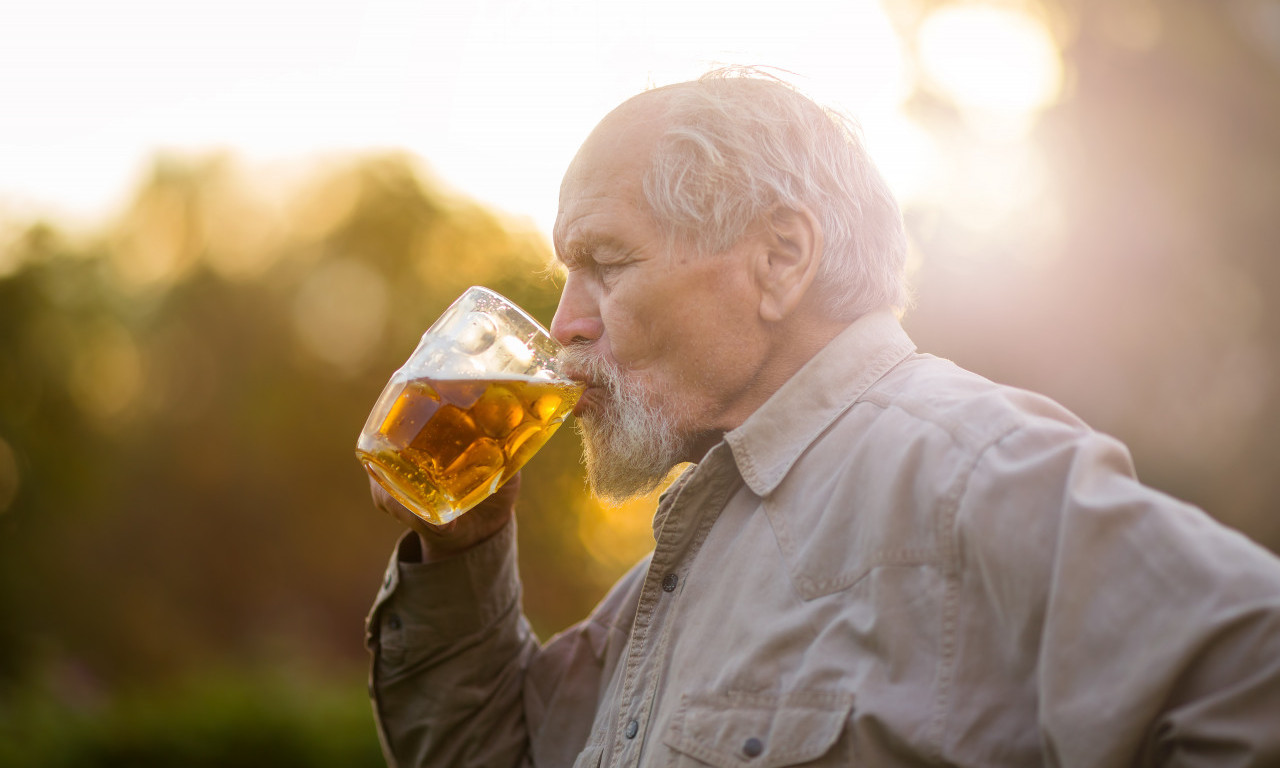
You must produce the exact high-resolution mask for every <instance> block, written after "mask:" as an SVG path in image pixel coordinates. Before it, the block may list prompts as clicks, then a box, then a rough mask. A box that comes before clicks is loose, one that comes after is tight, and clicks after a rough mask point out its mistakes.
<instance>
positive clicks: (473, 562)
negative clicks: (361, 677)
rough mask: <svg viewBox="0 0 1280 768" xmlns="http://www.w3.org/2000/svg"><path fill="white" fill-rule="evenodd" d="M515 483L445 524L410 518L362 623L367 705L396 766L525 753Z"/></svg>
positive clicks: (533, 642)
mask: <svg viewBox="0 0 1280 768" xmlns="http://www.w3.org/2000/svg"><path fill="white" fill-rule="evenodd" d="M518 488H519V481H518V479H517V480H514V481H513V482H511V483H508V484H507V485H506V486H504V487H503V488H502V489H500V490H499V491H498V493H496V494H495V495H494V496H492V497H490V498H489V499H488V500H486V501H485V502H483V503H482V504H481V505H480V506H478V507H477V508H476V509H474V510H472V511H471V512H468V513H467V514H465V515H463V516H461V517H460V518H458V519H457V520H455V521H454V522H453V523H451V524H449V525H448V526H440V527H435V526H429V525H428V524H426V523H424V522H422V521H421V520H420V519H418V518H417V517H416V516H414V515H412V514H411V513H410V512H408V510H405V509H404V508H403V507H401V506H400V505H399V504H398V503H396V502H395V501H394V500H393V499H391V498H390V496H388V495H386V493H385V492H383V491H382V490H381V489H380V488H377V487H376V486H375V487H374V490H373V497H374V502H375V505H376V506H378V507H379V508H380V509H383V510H384V511H386V512H388V513H389V514H392V515H393V516H395V517H396V518H397V519H400V520H401V521H402V522H404V523H406V525H408V526H409V527H410V528H411V529H412V530H413V533H411V534H408V535H406V536H405V537H403V538H402V539H401V541H400V543H399V545H398V546H397V547H396V551H395V553H394V554H393V556H392V559H391V563H390V564H389V565H388V568H387V574H386V577H385V578H384V580H383V586H382V589H381V590H380V591H379V593H378V598H377V601H376V602H375V604H374V607H373V610H372V611H371V612H370V614H369V619H368V625H367V629H368V636H367V642H368V645H369V649H370V651H371V653H372V654H373V663H372V669H371V672H370V695H371V696H372V698H373V703H374V711H375V716H376V718H377V722H378V730H379V736H380V737H381V739H382V745H383V752H384V754H385V755H386V758H387V762H388V764H389V765H392V766H434V765H449V766H517V765H520V764H521V762H522V760H523V759H524V756H525V755H526V754H527V752H528V736H527V730H526V727H525V722H524V714H523V705H522V702H521V699H522V683H523V676H524V669H525V667H526V666H527V664H528V663H529V660H530V659H531V658H532V656H533V655H534V654H535V653H536V652H537V650H538V642H537V639H536V638H535V637H534V636H533V633H532V632H531V631H530V629H529V626H528V623H527V622H526V621H525V620H524V617H523V615H522V614H521V611H520V583H519V579H518V576H517V573H516V556H515V525H514V522H513V521H512V509H513V507H514V502H515V496H516V492H517V491H518Z"/></svg>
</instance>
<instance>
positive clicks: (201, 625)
mask: <svg viewBox="0 0 1280 768" xmlns="http://www.w3.org/2000/svg"><path fill="white" fill-rule="evenodd" d="M423 178H424V174H423V173H421V171H420V169H418V168H417V167H415V165H414V164H413V162H412V161H411V160H410V159H408V158H406V157H400V156H384V157H365V158H352V159H350V160H348V161H345V162H340V163H334V164H331V165H329V166H326V167H325V168H323V169H313V171H311V172H310V173H309V175H308V176H307V177H305V178H302V179H299V180H296V181H295V182H294V183H292V184H291V185H288V186H285V187H282V188H281V189H277V190H275V191H274V192H273V193H272V194H273V196H272V197H270V198H264V197H263V196H262V195H261V194H257V193H256V192H255V190H254V188H253V180H252V179H249V178H246V177H244V175H243V172H242V170H241V169H240V168H239V167H238V166H237V165H236V164H235V163H234V162H232V161H230V160H229V159H227V158H225V157H208V158H179V157H165V158H161V159H159V160H158V161H157V163H156V165H155V168H154V169H153V172H152V173H151V175H150V177H149V178H148V179H147V180H146V182H145V183H144V184H143V185H142V186H141V188H140V189H139V190H138V191H137V193H136V195H135V196H134V199H133V201H132V204H131V205H130V206H129V208H128V209H127V210H126V211H125V212H124V213H123V214H122V215H121V217H120V219H119V220H118V221H117V222H115V223H114V224H113V226H111V227H110V228H109V230H108V231H106V232H94V233H87V234H75V233H72V232H69V231H64V230H62V229H59V228H58V227H56V226H54V225H50V224H34V225H29V226H26V227H25V228H23V229H22V230H21V231H19V232H18V233H17V234H16V235H14V236H12V237H11V243H10V244H9V245H8V246H7V249H6V252H5V254H4V256H3V259H2V260H0V263H4V264H8V265H10V266H9V274H8V275H6V276H5V277H3V278H0V449H2V450H0V453H2V454H3V455H2V456H0V459H3V461H0V614H2V615H3V617H4V620H3V621H2V622H0V720H3V719H7V718H10V717H12V718H15V720H14V722H15V723H17V724H18V726H22V725H24V724H25V725H26V726H32V727H34V728H36V731H37V732H36V735H35V736H33V737H32V739H34V740H27V741H25V742H24V741H19V742H17V743H28V744H31V745H33V748H37V749H38V750H40V749H44V748H46V747H47V748H49V749H54V748H55V747H56V748H57V749H62V748H63V747H62V746H59V745H64V746H65V745H67V744H69V742H67V741H66V739H71V740H72V741H75V740H77V739H82V738H83V739H84V743H83V744H80V745H72V746H66V749H69V750H71V752H69V753H68V755H69V756H67V757H66V760H65V761H64V762H63V763H56V764H64V763H65V764H67V765H82V764H121V765H143V764H147V762H148V760H150V759H151V756H156V755H162V754H164V753H165V751H164V748H163V744H164V743H166V742H163V741H161V742H160V743H159V744H158V745H156V746H154V747H153V746H148V742H150V741H152V740H153V739H155V738H158V733H159V732H163V731H165V730H167V729H168V728H169V727H170V726H172V727H174V728H178V727H182V728H186V727H187V726H192V727H194V725H195V724H196V723H197V722H198V721H200V720H202V719H203V718H204V717H205V715H203V714H201V709H200V708H201V707H203V706H204V705H206V704H207V705H209V706H212V707H214V709H215V710H216V711H211V712H209V713H208V716H209V717H211V718H212V720H211V721H210V722H209V723H208V724H207V727H206V728H205V729H204V730H203V731H202V730H200V729H195V730H194V731H192V732H191V733H190V734H188V735H187V736H189V737H190V738H191V739H192V744H193V746H191V747H190V749H188V750H187V751H185V752H182V753H181V754H183V755H188V754H190V755H192V758H191V760H190V761H185V760H178V761H176V762H171V763H168V764H191V765H202V764H209V765H213V764H225V765H246V764H250V763H246V762H244V761H243V760H239V759H236V760H225V761H223V760H222V758H223V757H227V756H228V755H230V754H231V753H230V752H227V751H226V749H233V748H237V746H236V745H240V746H243V747H244V748H245V749H246V750H249V751H252V750H253V748H254V744H255V743H256V741H255V740H258V741H268V740H270V739H269V738H268V736H269V734H270V733H272V732H273V730H280V731H281V733H280V734H279V738H280V739H282V740H283V741H282V742H281V746H280V749H281V750H286V751H288V750H292V749H294V747H293V746H290V745H291V744H295V742H296V743H301V742H303V741H305V740H306V739H307V737H308V734H309V733H310V732H311V731H313V730H316V729H319V730H324V728H323V726H322V725H320V724H317V723H311V722H310V721H309V720H308V718H312V717H319V718H327V717H328V716H329V715H326V714H325V713H324V712H323V711H319V710H318V711H316V712H314V713H312V712H308V711H305V710H306V708H305V703H306V699H305V698H301V697H300V698H297V699H296V700H290V701H283V702H275V703H278V704H280V707H279V708H277V707H276V706H275V703H272V704H270V705H269V706H267V707H266V708H264V707H262V706H258V705H256V704H254V703H253V698H254V697H253V695H252V691H253V687H252V681H253V680H254V679H255V678H257V677H258V676H261V675H264V674H266V675H279V674H282V673H286V672H287V673H289V674H291V675H294V676H296V677H299V678H302V679H306V680H310V681H313V684H315V685H328V686H336V687H338V688H339V689H340V690H342V691H343V692H344V693H345V697H346V699H347V700H348V701H350V702H355V703H356V704H357V706H358V709H359V710H360V711H362V712H363V713H364V714H363V717H362V722H363V728H364V729H365V730H364V732H363V738H362V739H360V740H358V741H357V742H353V743H357V744H360V745H362V746H363V747H368V746H370V737H371V736H372V734H373V730H372V721H371V719H370V717H369V714H368V705H367V703H366V702H365V699H364V683H363V678H364V669H365V663H366V657H365V651H364V648H363V642H362V641H363V637H362V620H363V615H364V612H365V610H366V609H367V606H368V605H369V602H370V600H371V598H372V595H373V593H374V591H375V590H376V587H377V584H378V581H379V580H380V578H381V572H382V569H383V567H384V564H385V561H386V558H387V556H388V555H389V553H390V550H391V546H392V544H393V542H394V540H395V538H396V537H397V536H398V535H399V532H400V528H399V525H398V524H397V523H395V522H394V521H392V520H391V519H390V518H388V517H385V516H383V515H381V514H380V513H378V512H376V511H374V510H373V509H372V507H371V505H370V504H369V501H368V488H367V483H366V478H365V476H364V473H363V471H362V470H361V469H360V468H359V465H358V464H357V462H356V461H355V458H354V453H353V451H354V446H355V438H356V434H357V433H358V431H359V429H360V426H361V424H362V423H363V422H364V419H365V416H366V414H367V413H368V409H369V408H370V407H371V405H372V403H373V401H374V399H375V398H376V397H377V395H378V392H379V391H380V390H381V388H382V386H383V384H384V383H385V382H386V379H387V378H388V377H389V376H390V374H391V372H392V371H393V370H395V368H397V367H398V366H399V364H400V363H401V362H402V361H403V359H404V358H405V357H406V356H407V355H408V353H409V352H410V351H411V350H412V349H413V347H414V346H415V344H416V343H417V339H418V336H419V335H420V334H421V332H422V331H423V330H425V328H426V327H427V326H428V325H430V323H431V322H432V321H433V320H434V319H435V317H436V316H437V315H438V314H439V313H440V312H441V311H442V310H443V309H444V307H445V306H447V305H448V303H449V302H451V301H452V300H453V299H454V298H455V297H456V296H457V295H458V294H459V293H461V292H462V291H463V289H465V288H466V287H467V286H469V285H472V284H484V285H487V286H490V287H492V288H495V289H497V290H498V291H501V292H503V293H505V294H507V295H509V296H510V297H512V298H513V299H515V300H516V301H517V302H518V303H520V304H522V305H523V306H525V307H527V308H528V309H529V310H530V311H531V312H532V313H533V314H535V315H536V316H538V317H539V318H540V319H542V320H543V321H544V322H549V321H550V318H551V314H552V313H553V311H554V307H555V303H556V300H557V294H558V291H557V288H556V286H555V285H554V284H553V282H552V281H551V279H550V277H549V275H550V271H549V269H548V266H549V250H548V247H547V245H546V242H545V240H544V238H543V237H542V236H541V235H538V234H537V233H535V232H534V231H533V230H532V228H531V227H530V226H527V225H521V224H519V223H513V222H508V221H502V220H499V219H498V218H496V217H495V216H494V215H493V214H491V213H489V212H487V211H485V210H483V209H481V208H479V207H478V206H476V205H474V204H471V203H467V202H465V201H459V200H455V199H451V198H448V197H446V196H444V195H442V194H440V193H438V192H435V191H434V190H433V189H432V188H431V187H430V186H429V185H428V184H427V183H426V182H424V181H423ZM615 514H617V511H615V510H603V509H602V508H601V507H600V506H599V505H598V504H596V503H594V502H593V501H592V500H591V499H590V498H589V497H588V495H587V493H586V490H585V485H584V481H583V478H582V473H581V468H580V464H579V454H578V448H577V443H576V440H575V439H574V438H573V436H572V434H571V431H566V432H565V434H564V435H562V436H559V437H557V438H556V439H554V440H553V441H552V442H551V444H550V445H549V446H548V447H547V448H546V449H545V450H544V451H543V452H542V453H541V454H540V455H539V456H538V457H536V458H535V459H534V460H533V462H532V463H531V464H530V465H529V466H528V467H527V468H526V471H525V483H524V493H523V496H522V502H521V506H520V516H521V546H522V549H523V552H524V556H523V561H522V568H523V569H524V571H525V574H526V578H527V579H528V583H529V588H528V590H527V595H526V603H527V605H528V608H529V611H530V614H531V616H532V617H533V620H534V623H535V626H536V627H537V629H538V630H539V631H540V632H542V633H543V634H544V635H547V634H550V633H551V632H553V631H554V630H556V629H559V628H560V627H563V626H565V625H567V624H568V623H569V622H571V621H573V620H575V619H576V618H578V617H580V616H581V615H582V614H583V613H584V612H585V610H586V609H587V608H588V607H589V606H590V605H591V604H592V603H593V602H594V601H595V600H596V599H598V598H599V596H600V594H602V592H603V590H604V589H605V588H606V587H607V586H608V584H609V583H611V581H612V580H613V578H615V577H616V575H617V573H618V570H619V569H620V568H621V567H623V566H624V565H625V563H626V562H629V561H632V560H634V558H635V557H637V556H638V555H639V554H641V553H642V552H643V551H644V549H645V548H646V547H647V546H648V544H649V542H650V541H651V535H650V534H649V533H648V524H647V522H645V521H644V520H643V518H641V523H640V525H631V526H630V527H626V526H624V527H623V528H621V529H619V530H622V531H623V532H624V533H625V532H627V531H631V532H633V533H635V534H636V536H634V537H633V538H632V539H631V540H630V541H621V540H619V539H618V537H617V535H615V536H614V537H613V540H612V541H606V542H605V543H606V545H607V546H608V547H610V550H609V552H597V553H596V554H595V555H594V556H593V555H592V553H590V552H589V551H588V549H587V546H588V545H587V544H584V540H583V532H586V534H587V535H588V536H589V537H590V535H591V531H592V530H597V531H598V530H600V529H601V528H603V527H604V522H603V521H605V519H606V517H607V516H609V515H615ZM591 520H597V521H601V522H598V523H597V524H596V525H594V527H593V526H592V525H590V524H589V521H591ZM614 533H615V534H616V533H617V531H615V532H614ZM596 538H597V539H598V538H599V537H598V536H597V537H596ZM589 540H590V539H589ZM619 547H621V549H619ZM209 669H229V670H230V671H229V672H228V675H230V676H231V677H232V678H234V676H235V675H241V676H244V678H245V679H244V680H243V681H241V682H240V683H238V684H239V685H242V686H244V690H243V691H238V692H237V691H235V690H234V689H232V693H234V694H235V695H231V696H229V697H228V696H227V695H225V694H226V691H223V690H214V691H209V690H204V689H197V690H196V691H195V694H194V695H195V699H193V700H192V701H190V702H186V701H182V700H179V702H180V704H179V705H178V706H176V707H173V708H171V707H169V706H167V705H165V704H163V703H160V704H155V705H154V707H153V708H152V709H148V707H152V705H151V704H148V703H147V699H146V695H147V692H148V691H150V690H152V689H153V688H156V687H157V686H167V685H171V684H173V682H174V681H183V680H186V679H187V678H188V677H190V676H192V675H195V676H197V677H201V673H202V671H203V670H209ZM231 683H232V685H235V684H237V683H236V682H235V681H234V680H232V681H231ZM268 693H270V692H268ZM42 697H43V699H45V700H47V701H48V702H49V703H48V705H47V707H46V708H45V710H44V711H45V712H46V715H45V716H44V717H43V719H42V718H41V717H31V716H29V713H27V712H26V710H28V709H31V708H32V707H34V706H36V704H35V703H38V702H39V701H41V700H42ZM117 700H118V702H117ZM135 700H137V701H138V702H140V703H139V704H138V705H137V706H134V705H133V704H131V702H133V701H135ZM240 704H244V705H245V706H244V707H240ZM250 704H253V706H250ZM82 710H84V711H88V712H93V713H98V714H100V715H101V716H95V717H93V718H91V719H87V720H84V719H83V718H80V717H79V716H78V715H77V713H78V712H80V711H82ZM35 711H40V710H39V707H36V710H35ZM62 715H66V716H67V717H65V718H64V717H62ZM332 715H333V716H334V717H336V718H337V720H336V723H335V724H336V725H337V726H339V728H338V730H335V731H334V732H333V733H331V734H327V738H328V739H329V741H328V742H324V741H322V742H321V743H331V742H332V740H333V739H337V738H339V737H340V736H341V734H342V733H344V732H345V733H352V732H354V731H355V730H358V729H353V728H348V727H347V725H348V724H349V723H350V722H351V720H350V718H351V717H352V716H351V713H350V711H348V710H345V709H342V710H335V711H334V712H333V713H332ZM258 719H261V720H262V722H261V724H260V725H253V726H252V727H251V724H252V723H253V722H255V721H256V720H258ZM82 720H84V721H83V722H82ZM64 721H65V722H64ZM50 723H52V724H53V725H49V724H50ZM59 723H61V724H59ZM117 727H118V728H119V729H122V730H120V732H119V733H117V732H116V730H117ZM41 728H43V729H44V730H43V731H42V730H41ZM343 729H345V731H344V730H343ZM232 731H236V732H237V733H236V735H234V736H233V735H232V734H231V732H232ZM239 731H243V733H240V732H239ZM56 732H64V736H65V738H61V739H59V738H53V736H52V734H53V733H56ZM41 733H44V736H42V735H41ZM46 737H48V738H46ZM169 738H170V740H182V739H184V738H187V737H186V736H181V735H177V736H173V737H169ZM42 739H43V740H42ZM246 740H247V741H246ZM375 741H376V740H375ZM222 742H225V743H226V745H227V746H226V749H224V750H223V751H216V750H215V746H216V744H218V743H222ZM374 746H376V744H374ZM81 749H83V750H87V751H86V752H85V753H84V755H81V754H80V753H79V752H76V751H75V750H81ZM264 749H265V747H264ZM192 750H194V751H192ZM201 751H203V753H204V754H207V755H208V756H209V757H208V759H204V760H203V762H202V761H201V759H197V753H199V752H201ZM330 753H332V754H342V752H341V750H336V751H335V750H328V751H327V752H326V754H330ZM58 754H61V753H58ZM263 754H264V755H275V754H276V753H273V752H269V751H267V752H263ZM284 754H285V752H281V753H279V755H278V756H283V755H284ZM307 754H309V753H304V752H296V753H295V754H294V757H293V759H292V762H291V761H290V760H284V759H283V757H281V759H279V760H276V759H272V760H270V761H268V760H265V759H264V760H263V763H264V764H265V763H266V762H270V763H271V764H273V765H285V764H317V765H319V764H325V765H327V764H337V763H335V762H334V761H333V760H329V761H328V762H324V761H320V762H314V761H312V760H311V759H310V758H308V757H307ZM373 754H374V755H375V756H376V749H375V750H373ZM86 755H97V757H96V758H93V759H91V758H90V757H88V756H86ZM54 757H57V756H56V755H55V756H54ZM54 757H50V758H49V759H50V761H51V762H50V764H54V763H55V762H56V761H55V760H54ZM326 759H328V758H326ZM57 760H62V757H57ZM95 760H96V761H97V762H96V763H95V762H94V761H95ZM0 762H4V761H3V760H0ZM37 762H39V761H37ZM354 762H358V761H354ZM5 764H7V763H5ZM347 764H352V762H348V763H347Z"/></svg>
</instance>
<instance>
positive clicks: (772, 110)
mask: <svg viewBox="0 0 1280 768" xmlns="http://www.w3.org/2000/svg"><path fill="white" fill-rule="evenodd" d="M657 90H659V91H662V92H663V93H662V98H663V103H664V106H665V107H666V111H665V114H664V122H665V128H664V130H663V132H662V135H661V136H660V138H659V139H658V141H657V144H656V147H655V149H654V152H653V156H652V161H651V162H652V165H651V167H650V168H649V171H648V173H647V174H646V176H645V179H644V194H645V197H646V200H647V202H648V204H649V206H650V208H651V209H652V212H653V215H654V217H655V219H656V221H657V222H658V225H659V227H661V228H662V229H664V230H665V232H666V234H667V235H668V236H669V237H671V238H673V239H674V240H677V241H680V242H684V243H687V244H689V245H691V246H692V247H694V248H695V249H697V250H700V251H703V252H707V253H718V252H721V251H724V250H727V249H728V248H730V247H731V246H733V245H734V244H735V243H736V242H737V241H738V240H739V239H740V238H741V237H742V236H743V235H744V234H745V233H746V230H747V228H748V226H750V225H751V224H752V223H753V222H755V221H757V220H758V219H759V218H760V217H762V216H764V215H767V214H768V213H769V212H770V211H771V210H772V209H774V208H775V207H779V206H780V207H783V208H793V209H798V208H800V207H807V208H808V209H809V210H810V211H811V212H812V213H813V215H814V216H815V217H817V219H818V222H819V224H820V226H821V227H822V235H823V240H824V256H823V261H822V264H821V266H820V271H819V272H818V276H817V280H816V283H817V286H818V291H819V293H818V296H819V299H820V300H821V301H822V302H823V303H824V307H823V309H824V310H825V311H827V313H828V314H830V315H831V316H833V317H837V318H843V319H853V318H855V317H857V316H859V315H862V314H864V313H866V312H868V311H871V310H873V309H878V308H881V307H893V308H896V309H899V310H901V309H905V308H906V306H907V304H908V296H907V288H906V281H905V276H904V268H905V262H906V234H905V231H904V229H903V224H902V214H901V212H900V210H899V208H898V203H897V201H896V200H895V199H894V197H893V194H892V193H891V192H890V190H889V187H888V185H887V184H886V183H885V181H884V179H883V178H882V177H881V176H880V173H879V171H877V170H876V168H875V165H874V164H873V163H872V162H871V159H870V157H869V156H868V155H867V151H866V149H865V148H864V147H863V145H862V141H861V139H860V137H859V130H858V127H857V125H856V124H855V123H854V122H853V121H852V120H851V119H849V118H847V117H845V116H842V115H840V114H838V113H836V112H834V111H832V110H830V109H826V108H824V107H822V106H819V105H818V104H817V103H815V102H814V101H812V100H811V99H809V98H808V97H806V96H804V95H802V94H800V93H799V92H798V91H797V90H796V89H795V88H793V87H792V86H790V85H788V84H786V83H784V82H783V81H781V80H779V79H777V78H775V77H772V76H769V75H764V74H763V73H761V72H759V71H758V70H754V69H728V70H718V71H716V72H712V73H709V74H707V75H704V76H703V77H702V78H700V79H698V80H695V81H692V82H688V83H680V84H677V85H672V86H665V87H663V88H660V89H657ZM648 93H654V91H649V92H648ZM644 95H647V94H642V97H643V96H644Z"/></svg>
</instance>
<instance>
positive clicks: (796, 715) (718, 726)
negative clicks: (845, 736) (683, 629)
mask: <svg viewBox="0 0 1280 768" xmlns="http://www.w3.org/2000/svg"><path fill="white" fill-rule="evenodd" d="M852 710H853V694H851V693H835V692H827V691H820V692H819V691H799V692H794V693H786V694H765V693H728V694H724V693H717V694H686V695H685V696H684V697H683V699H682V700H681V706H680V711H679V712H677V713H676V715H675V719H674V720H673V721H672V724H671V727H670V729H669V730H668V732H667V734H666V736H665V738H664V739H663V741H664V743H665V744H666V745H667V746H668V747H670V748H672V749H674V750H676V751H677V752H680V753H683V754H685V755H688V756H689V757H693V758H697V759H698V760H701V761H702V762H704V763H709V764H710V765H713V766H716V768H777V767H778V766H784V765H795V764H797V763H806V762H809V761H810V760H816V759H817V758H819V757H821V756H822V755H824V754H826V753H827V751H828V750H830V749H831V747H832V745H834V744H835V743H836V740H837V739H839V738H840V733H841V731H842V730H843V729H844V724H845V721H847V720H848V719H849V713H850V712H851V711H852Z"/></svg>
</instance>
